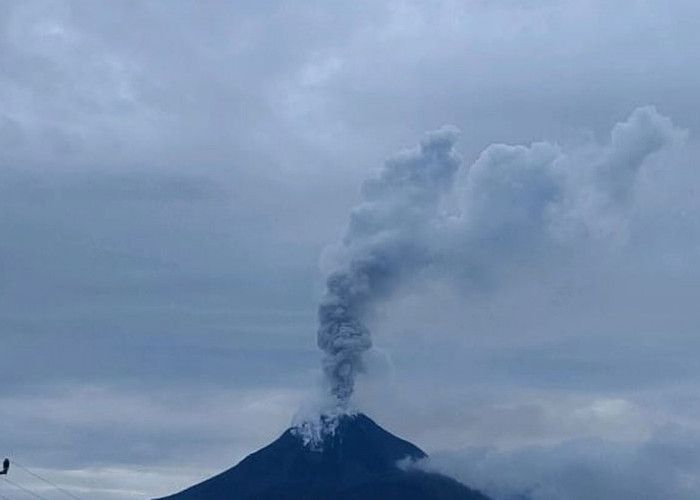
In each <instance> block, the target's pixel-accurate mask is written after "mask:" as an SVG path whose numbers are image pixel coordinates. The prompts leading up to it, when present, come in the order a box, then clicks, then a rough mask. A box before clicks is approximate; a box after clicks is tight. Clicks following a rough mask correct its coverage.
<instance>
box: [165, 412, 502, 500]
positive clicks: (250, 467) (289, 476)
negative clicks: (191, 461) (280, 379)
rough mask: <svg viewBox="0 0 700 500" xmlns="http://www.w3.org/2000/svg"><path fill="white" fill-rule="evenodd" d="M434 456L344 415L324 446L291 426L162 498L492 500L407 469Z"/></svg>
mask: <svg viewBox="0 0 700 500" xmlns="http://www.w3.org/2000/svg"><path fill="white" fill-rule="evenodd" d="M426 456H427V455H426V454H425V453H424V452H423V451H422V450H421V449H420V448H418V447H417V446H415V445H413V444H411V443H409V442H408V441H405V440H403V439H400V438H398V437H396V436H394V435H393V434H391V433H389V432H387V431H385V430H384V429H382V428H381V427H380V426H378V425H377V424H376V423H374V422H373V421H372V420H371V419H370V418H369V417H367V416H366V415H363V414H356V415H344V416H341V417H339V418H338V421H337V425H336V427H335V429H334V431H333V432H328V433H326V434H325V435H324V437H323V438H322V441H321V442H319V443H314V444H309V443H308V442H305V440H304V438H303V437H302V435H301V434H300V433H299V431H298V430H297V429H295V428H290V429H288V430H287V431H285V432H284V433H283V434H282V435H281V436H280V437H279V438H278V439H277V440H276V441H274V442H273V443H271V444H270V445H268V446H266V447H265V448H263V449H261V450H259V451H257V452H255V453H253V454H251V455H249V456H248V457H246V458H245V459H243V460H242V461H241V462H240V463H239V464H238V465H236V466H235V467H232V468H231V469H228V470H227V471H224V472H222V473H221V474H219V475H217V476H214V477H212V478H210V479H207V480H206V481H203V482H201V483H199V484H196V485H194V486H191V487H190V488H187V489H186V490H184V491H181V492H180V493H176V494H174V495H171V496H168V497H164V498H162V499H159V500H330V499H332V500H399V499H400V500H490V499H489V498H488V497H486V496H484V495H483V494H482V493H480V492H478V491H476V490H473V489H471V488H468V487H467V486H465V485H463V484H461V483H459V482H457V481H455V480H454V479H451V478H449V477H447V476H443V475H440V474H436V473H429V472H425V471H421V470H418V469H415V468H411V467H401V466H400V463H401V462H402V461H403V462H406V463H409V462H410V461H413V460H418V459H421V458H425V457H426Z"/></svg>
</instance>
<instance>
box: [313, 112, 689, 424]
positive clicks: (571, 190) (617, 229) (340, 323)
mask: <svg viewBox="0 0 700 500" xmlns="http://www.w3.org/2000/svg"><path fill="white" fill-rule="evenodd" d="M457 136H458V131H457V129H455V128H454V127H443V128H442V129H440V130H437V131H434V132H430V133H428V134H427V135H426V137H425V138H424V139H423V140H422V141H421V143H420V145H419V146H418V147H417V148H415V149H413V150H410V151H407V152H404V153H401V154H399V155H397V156H395V157H394V158H392V159H390V160H388V161H387V162H386V164H385V165H384V167H383V168H382V169H381V171H380V172H379V175H378V177H377V178H376V179H372V180H369V181H367V182H365V184H364V186H363V189H362V198H363V200H362V203H361V204H360V205H359V206H357V207H356V208H355V209H354V210H353V211H352V213H351V217H350V222H349V226H348V228H347V231H346V233H345V236H344V238H343V240H342V242H341V243H340V244H339V245H338V247H337V248H336V250H337V252H338V253H339V254H340V257H339V261H340V262H341V264H340V265H339V266H338V267H337V268H336V270H335V271H333V272H331V273H330V274H329V276H328V278H327V281H326V292H325V296H324V298H323V300H322V302H321V305H320V306H319V321H320V327H319V330H318V346H319V347H320V348H321V349H322V350H323V352H324V357H323V371H324V373H325V377H326V380H327V381H328V385H329V389H330V392H331V394H332V395H333V397H334V400H335V403H336V404H337V407H338V408H339V409H340V410H344V409H346V408H347V405H348V402H349V399H350V397H351V395H352V393H353V389H354V384H355V377H356V375H357V374H358V373H359V372H361V371H362V370H363V354H364V353H365V352H366V351H367V350H368V349H370V348H371V347H372V338H371V334H370V331H369V329H368V327H367V326H366V324H365V322H366V319H367V317H368V315H369V314H370V313H371V311H372V308H373V307H375V306H376V305H377V304H378V302H379V301H381V300H383V299H386V298H389V297H390V296H391V295H392V294H393V293H394V292H395V291H396V290H397V288H398V287H399V286H401V285H402V284H404V283H405V282H406V281H407V280H410V279H415V278H416V277H418V276H420V275H421V274H422V272H423V271H425V270H427V269H431V271H433V272H434V273H435V274H439V273H441V274H442V275H443V276H449V277H450V278H451V279H453V280H454V281H455V282H456V283H458V285H459V286H460V287H470V288H474V287H483V286H488V287H495V286H499V285H500V284H501V283H503V282H507V281H509V280H513V279H514V278H515V277H517V276H519V275H521V274H523V273H532V272H537V271H538V270H539V269H541V268H543V266H548V265H550V264H551V262H552V261H553V260H557V259H566V258H571V256H574V257H573V258H578V259H580V256H578V257H577V255H580V254H581V253H583V252H586V251H588V252H591V251H594V252H595V251H599V249H600V248H601V246H600V245H599V243H600V242H605V244H609V243H610V242H613V243H614V244H616V245H619V244H624V242H625V241H626V239H627V238H628V234H629V231H630V225H631V224H632V222H633V212H634V210H633V208H634V199H635V190H636V186H637V183H638V181H639V178H640V174H641V172H642V171H643V166H644V165H645V163H646V162H647V161H648V160H649V157H650V156H651V155H653V154H654V153H657V152H659V151H660V150H662V149H664V148H665V147H667V146H668V145H670V144H672V143H674V142H676V141H677V140H682V138H683V137H684V133H683V132H682V131H680V130H679V129H677V128H676V127H674V125H673V124H672V123H671V121H670V120H669V119H668V118H666V117H663V116H661V115H660V114H659V113H658V112H657V111H656V110H655V109H654V108H653V107H644V108H639V109H637V110H635V111H634V112H633V113H632V114H631V116H630V117H629V118H628V119H627V120H626V121H625V122H623V123H619V124H617V125H616V126H615V127H614V128H613V130H612V132H611V135H610V140H609V141H608V143H607V144H605V145H602V146H599V145H597V144H595V143H591V144H585V145H579V146H577V147H576V148H573V149H571V150H569V151H567V150H563V149H562V148H561V147H559V146H558V145H556V144H550V143H535V144H533V145H531V146H530V147H525V146H510V145H504V144H495V145H492V146H489V147H488V148H486V149H485V150H484V151H483V152H482V153H481V155H480V156H479V157H478V159H477V160H476V162H475V163H474V164H473V165H471V166H469V167H468V169H466V170H465V171H464V172H461V174H462V175H459V176H458V175H457V173H458V171H459V169H460V167H461V166H462V161H461V157H460V155H459V153H458V152H457V151H456V150H455V142H456V140H457ZM456 180H459V181H460V182H459V183H458V184H457V183H456ZM451 193H453V194H455V195H456V197H454V196H453V197H451V198H450V197H448V196H447V195H448V194H451ZM455 198H456V203H457V209H453V210H452V211H447V210H446V209H445V208H446V201H447V200H448V199H452V200H453V201H454V199H455Z"/></svg>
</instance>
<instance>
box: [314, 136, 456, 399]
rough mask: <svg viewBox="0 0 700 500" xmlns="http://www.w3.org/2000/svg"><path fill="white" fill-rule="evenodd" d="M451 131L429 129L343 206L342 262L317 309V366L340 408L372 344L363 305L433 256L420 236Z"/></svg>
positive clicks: (442, 179) (444, 175)
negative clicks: (349, 206)
mask: <svg viewBox="0 0 700 500" xmlns="http://www.w3.org/2000/svg"><path fill="white" fill-rule="evenodd" d="M457 135H458V131H457V130H456V129H454V128H453V127H445V128H442V129H440V130H437V131H435V132H431V133H429V134H427V136H426V137H425V139H424V140H423V141H422V142H421V143H420V146H419V147H418V148H417V149H414V150H411V151H407V152H405V153H403V154H400V155H398V156H396V157H394V158H393V159H391V160H389V161H387V162H386V164H385V165H384V168H383V169H382V171H381V172H380V174H379V177H378V178H377V179H373V180H370V181H367V182H366V183H365V185H364V186H363V189H362V195H363V203H362V204H360V205H359V206H358V207H357V208H355V210H353V212H352V214H351V218H350V225H349V227H348V230H347V233H346V235H345V238H344V239H343V243H342V246H343V248H342V250H343V253H344V254H345V256H346V263H345V264H344V265H343V267H341V268H340V269H338V270H336V271H334V272H332V273H331V274H330V275H329V276H328V278H327V281H326V294H325V297H324V298H323V301H322V302H321V305H320V306H319V311H318V315H319V321H320V327H319V329H318V346H319V347H320V348H321V349H322V350H323V352H324V358H323V370H324V373H325V375H326V377H327V380H328V383H329V385H330V391H331V393H332V394H333V396H334V397H335V398H336V400H337V403H338V404H339V405H340V407H341V408H344V407H345V406H346V405H347V403H348V400H349V398H350V396H351V395H352V392H353V388H354V384H355V377H356V375H357V373H358V372H360V371H361V370H362V355H363V353H364V352H365V351H367V350H368V349H369V348H371V347H372V337H371V334H370V331H369V329H368V328H367V326H366V325H365V324H364V319H365V317H366V315H367V314H368V313H369V310H370V308H371V307H372V306H373V305H374V304H376V302H377V300H378V299H380V298H382V297H387V296H389V295H391V293H392V291H393V290H394V289H395V288H396V286H397V285H398V284H399V283H400V282H401V281H402V280H403V279H404V278H405V277H406V275H407V274H410V273H412V272H413V271H415V270H416V269H420V268H421V267H423V266H425V265H426V264H428V263H429V262H430V261H431V259H432V258H433V256H432V255H431V252H430V246H429V245H428V244H427V240H426V238H427V236H428V234H429V233H430V230H431V226H432V225H434V224H435V223H436V222H438V221H439V220H440V218H441V213H440V202H441V199H442V196H443V195H444V194H445V193H446V192H447V191H448V190H449V189H450V188H451V186H452V184H453V179H454V176H455V173H456V172H457V170H458V168H459V166H460V164H461V158H460V157H459V155H458V154H457V152H456V151H455V149H454V144H455V141H456V139H457Z"/></svg>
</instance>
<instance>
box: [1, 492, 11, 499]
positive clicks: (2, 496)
mask: <svg viewBox="0 0 700 500" xmlns="http://www.w3.org/2000/svg"><path fill="white" fill-rule="evenodd" d="M0 498H2V499H3V500H10V499H9V498H7V497H6V496H5V495H3V494H2V493H0Z"/></svg>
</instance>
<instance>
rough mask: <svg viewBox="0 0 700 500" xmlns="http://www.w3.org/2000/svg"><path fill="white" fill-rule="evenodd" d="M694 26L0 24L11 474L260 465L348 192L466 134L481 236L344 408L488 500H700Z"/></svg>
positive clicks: (275, 9)
mask: <svg viewBox="0 0 700 500" xmlns="http://www.w3.org/2000/svg"><path fill="white" fill-rule="evenodd" d="M698 19H700V3H698V2H697V1H696V0H666V1H661V0H626V1H619V2H610V1H604V0H559V1H556V0H520V1H516V0H490V1H489V0H461V1H458V0H454V1H448V0H445V1H437V0H436V1H384V0H379V1H378V0H373V1H367V2H364V1H362V2H360V1H357V2H351V1H347V2H339V1H338V2H331V1H328V2H299V1H274V0H259V1H257V2H252V1H251V2H243V1H219V0H209V1H207V2H198V1H195V0H192V1H185V0H182V1H181V0H162V1H157V0H142V1H136V0H134V1H120V2H106V1H104V2H95V1H89V0H84V1H60V0H56V1H49V0H47V1H34V0H16V1H15V0H0V231H1V236H0V375H1V376H2V384H0V429H1V430H0V455H7V456H10V457H11V458H14V459H16V460H17V461H18V462H19V463H21V464H23V465H25V466H27V467H29V468H31V469H32V470H35V471H37V472H39V473H40V474H41V475H44V476H46V477H48V478H50V479H52V480H53V481H55V482H58V483H60V484H62V485H64V486H65V487H66V488H70V489H71V491H73V492H74V493H75V494H77V495H79V496H82V498H86V499H87V498H91V499H94V500H131V499H133V500H136V499H147V498H152V497H155V496H162V495H165V494H168V493H172V492H174V491H176V490H178V489H181V488H182V487H185V486H187V485H190V484H192V483H194V482H197V481H200V480H202V479H204V478H206V477H208V476H210V475H213V474H214V473H217V472H219V471H221V470H223V469H224V468H227V467H230V466H232V465H234V464H235V463H236V462H238V461H239V460H240V459H241V458H242V457H244V456H245V455H246V454H248V453H250V452H252V451H254V450H256V449H257V448H259V447H261V446H263V445H265V444H267V443H269V442H270V441H271V440H273V439H275V438H276V437H277V435H278V434H279V433H281V432H282V431H283V430H284V429H285V428H286V427H287V426H288V425H289V424H290V422H291V421H292V419H293V418H294V415H295V414H296V413H297V411H298V410H299V408H300V407H303V406H304V404H305V401H308V400H309V398H310V397H312V395H313V393H314V391H315V390H316V387H317V385H318V379H319V376H320V368H319V359H320V355H319V353H318V351H317V349H316V345H315V335H316V328H317V320H316V308H317V305H318V301H319V299H320V297H321V295H322V293H323V278H324V269H325V268H326V267H327V266H328V261H329V259H330V260H332V259H331V258H330V257H329V254H332V253H333V252H332V251H329V250H328V248H329V246H332V245H333V244H334V243H336V242H337V241H338V240H339V239H340V238H341V237H342V235H343V234H344V232H345V231H346V227H347V225H348V217H349V214H350V212H351V210H352V209H353V207H355V206H356V205H358V204H359V203H360V202H361V201H362V197H361V186H362V183H363V181H364V180H365V179H367V178H372V177H375V176H376V175H377V172H378V171H379V169H380V168H381V167H382V165H383V162H384V161H385V160H386V159H387V158H389V157H391V156H392V155H394V154H395V153H396V152H398V151H402V150H405V149H407V148H412V147H414V146H415V145H416V144H418V143H419V141H421V139H423V137H424V134H425V133H426V131H430V130H434V129H437V128H439V127H441V126H443V125H445V124H451V125H454V126H456V127H457V128H459V129H460V130H461V134H460V135H459V139H458V142H457V143H456V145H455V149H456V150H457V151H458V152H459V153H460V154H461V157H462V159H463V164H462V165H461V168H460V171H459V173H458V175H457V180H456V181H455V182H456V185H455V189H454V193H453V194H452V198H451V199H448V200H447V201H446V203H445V210H446V211H451V213H455V214H460V215H463V216H464V215H465V214H467V215H466V216H468V217H472V219H473V220H472V223H471V225H470V227H471V228H476V229H474V230H473V231H472V232H470V233H469V236H468V237H467V236H464V234H463V233H459V234H457V235H456V236H454V238H453V239H452V240H449V241H450V242H451V246H449V249H450V251H449V252H448V253H449V258H447V260H446V263H445V264H444V267H443V269H442V272H435V273H430V272H429V273H422V274H421V275H420V276H417V277H416V279H415V280H412V281H411V282H410V284H407V285H406V286H405V287H404V288H402V289H401V290H400V291H399V293H397V294H395V296H394V297H392V298H391V299H389V300H385V301H383V302H382V303H381V304H378V306H377V309H376V314H375V316H374V317H373V318H372V322H371V328H372V330H373V334H374V342H375V346H376V347H377V350H376V351H373V352H372V353H371V355H370V359H368V362H367V365H368V373H367V374H366V375H365V376H363V377H361V379H360V380H359V382H358V392H357V394H356V404H357V406H358V408H360V409H361V410H363V411H365V412H367V413H368V414H369V415H370V416H371V417H373V418H375V419H376V420H377V421H378V423H380V424H381V425H383V426H385V427H386V428H387V429H388V430H390V431H393V432H395V433H397V434H399V435H401V436H402V437H405V438H407V439H409V440H411V441H413V442H415V443H416V444H417V445H419V446H420V447H422V448H423V449H425V450H426V451H427V452H428V453H429V454H431V455H432V457H433V458H432V459H431V460H430V462H429V463H428V464H424V466H426V467H431V468H437V469H438V470H442V471H448V472H449V473H450V474H453V475H455V476H456V477H458V478H460V479H462V480H464V481H465V482H466V483H468V484H470V485H472V486H475V487H479V488H483V489H485V490H486V491H488V492H490V493H491V494H493V495H494V496H495V497H496V500H501V499H504V498H507V497H508V495H510V494H512V493H514V492H527V493H529V494H530V495H531V496H532V500H584V499H586V500H588V499H593V498H595V499H599V500H619V499H620V498H635V499H640V500H647V499H648V500H652V499H659V498H674V499H680V500H686V499H691V498H696V497H697V491H699V490H700V394H698V392H697V387H698V383H700V363H699V362H698V355H699V354H700V316H698V314H697V304H698V299H700V218H699V216H700V171H699V170H698V159H699V158H700V147H699V144H698V135H699V134H700V113H699V112H698V111H699V109H698V106H699V104H698V93H697V92H698V91H697V89H698V88H700V31H699V30H698V29H697V21H698ZM635 110H637V111H635ZM501 143H503V144H510V145H523V146H524V148H513V147H503V146H492V145H493V144H501ZM533 143H536V144H535V145H534V146H532V144H533ZM490 146H491V147H490ZM620 152H621V153H620ZM533 165H534V166H533ZM518 172H526V174H522V175H520V174H518ZM527 172H529V173H527ZM562 172H563V173H562ZM601 172H602V173H601ZM552 186H553V187H552ZM550 187H551V189H550ZM552 189H553V190H554V191H552ZM552 193H554V195H553V194H552ZM601 200H602V201H601ZM553 209H554V212H556V213H554V212H553ZM521 211H522V212H521ZM534 212H536V216H535V215H532V214H533V213H534ZM521 213H526V214H527V217H525V216H523V217H521V216H520V215H519V214H521ZM553 213H554V215H552V214H553ZM470 214H471V215H470ZM543 214H544V215H543ZM562 214H563V215H562ZM545 219H546V223H545V222H543V221H545ZM474 221H477V222H474ZM545 233H546V235H545ZM475 235H476V236H475ZM572 235H573V236H572ZM441 241H442V240H441ZM552 241H556V242H558V243H561V242H562V241H564V242H565V244H561V245H559V244H558V243H557V245H554V244H553V243H552ZM555 247H556V248H555ZM12 477H13V479H14V481H16V482H18V483H20V484H23V485H25V486H28V487H30V488H33V489H35V491H38V492H41V491H42V490H41V488H42V487H43V486H42V484H41V483H38V482H36V481H35V480H34V479H33V478H32V477H31V476H29V475H27V474H26V473H24V472H23V471H22V470H19V469H17V470H13V476H12ZM44 486H45V485H44ZM0 494H2V495H5V496H7V497H11V498H13V499H15V498H23V497H22V496H21V493H19V492H16V491H14V490H13V489H12V486H11V485H9V484H7V483H4V482H0ZM44 494H46V495H49V496H51V495H52V493H50V492H49V490H46V491H45V492H44ZM52 498H53V497H52Z"/></svg>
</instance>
